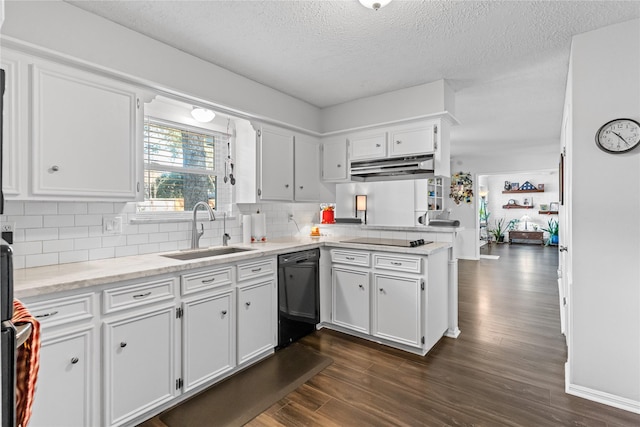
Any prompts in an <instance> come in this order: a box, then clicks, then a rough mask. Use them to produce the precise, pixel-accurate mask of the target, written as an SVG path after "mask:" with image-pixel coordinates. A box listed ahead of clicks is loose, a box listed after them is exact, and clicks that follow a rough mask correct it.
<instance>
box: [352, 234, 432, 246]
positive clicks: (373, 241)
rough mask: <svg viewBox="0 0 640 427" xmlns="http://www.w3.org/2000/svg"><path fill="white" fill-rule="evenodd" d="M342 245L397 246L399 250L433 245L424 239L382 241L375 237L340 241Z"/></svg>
mask: <svg viewBox="0 0 640 427" xmlns="http://www.w3.org/2000/svg"><path fill="white" fill-rule="evenodd" d="M341 242H343V243H360V244H363V245H384V246H399V247H401V248H415V247H418V246H422V245H428V244H429V243H433V242H430V241H425V240H424V239H416V240H402V239H382V238H376V237H360V238H357V239H349V240H341Z"/></svg>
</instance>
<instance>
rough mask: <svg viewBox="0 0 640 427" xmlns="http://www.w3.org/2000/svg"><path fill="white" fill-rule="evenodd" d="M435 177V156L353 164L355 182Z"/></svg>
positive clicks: (352, 171) (352, 175) (352, 172)
mask: <svg viewBox="0 0 640 427" xmlns="http://www.w3.org/2000/svg"><path fill="white" fill-rule="evenodd" d="M433 176H434V162H433V154H429V155H422V156H415V157H402V158H391V159H380V160H366V161H360V162H351V180H353V181H388V180H396V179H417V178H428V177H433Z"/></svg>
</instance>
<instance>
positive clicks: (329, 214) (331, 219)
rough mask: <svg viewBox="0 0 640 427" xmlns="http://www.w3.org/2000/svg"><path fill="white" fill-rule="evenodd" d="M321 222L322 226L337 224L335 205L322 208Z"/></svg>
mask: <svg viewBox="0 0 640 427" xmlns="http://www.w3.org/2000/svg"><path fill="white" fill-rule="evenodd" d="M321 222H322V224H334V223H335V222H336V220H335V213H334V207H333V205H326V206H322V220H321Z"/></svg>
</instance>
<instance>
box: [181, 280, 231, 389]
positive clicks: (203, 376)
mask: <svg viewBox="0 0 640 427" xmlns="http://www.w3.org/2000/svg"><path fill="white" fill-rule="evenodd" d="M182 341H183V347H182V373H183V377H184V391H185V392H186V391H189V390H191V389H192V388H194V387H197V386H199V385H201V384H204V383H206V382H208V381H211V380H212V379H214V378H217V377H220V376H221V375H222V374H224V373H225V372H228V371H230V370H231V369H233V367H234V366H235V322H234V321H233V293H232V291H231V290H229V291H228V292H225V293H223V294H218V295H211V296H208V297H205V298H199V299H197V300H193V301H188V302H185V303H184V317H183V320H182Z"/></svg>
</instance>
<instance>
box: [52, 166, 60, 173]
mask: <svg viewBox="0 0 640 427" xmlns="http://www.w3.org/2000/svg"><path fill="white" fill-rule="evenodd" d="M59 170H60V167H59V166H58V165H53V166H51V172H58V171H59Z"/></svg>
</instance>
